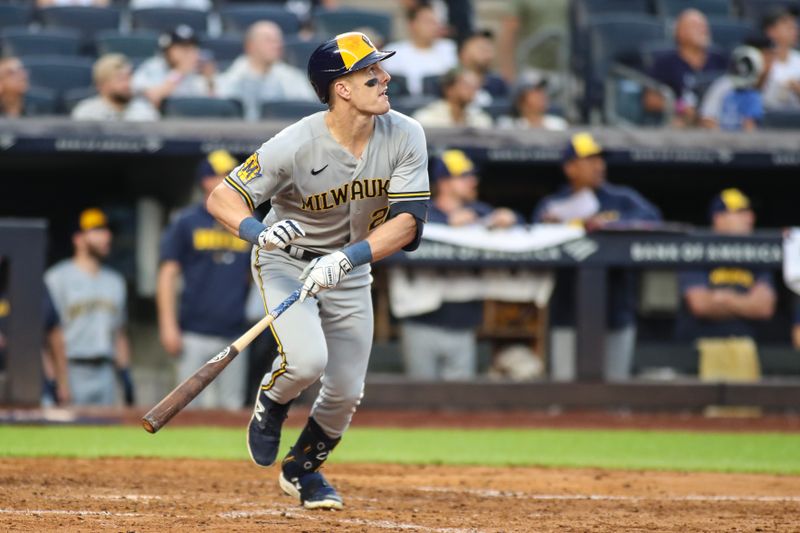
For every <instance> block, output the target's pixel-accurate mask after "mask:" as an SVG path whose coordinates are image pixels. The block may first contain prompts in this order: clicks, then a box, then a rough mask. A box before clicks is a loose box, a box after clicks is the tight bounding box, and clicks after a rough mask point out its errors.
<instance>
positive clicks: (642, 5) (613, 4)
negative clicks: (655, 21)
mask: <svg viewBox="0 0 800 533" xmlns="http://www.w3.org/2000/svg"><path fill="white" fill-rule="evenodd" d="M577 7H578V9H579V10H582V11H583V14H584V15H585V16H587V17H589V19H588V22H591V18H592V17H595V16H604V15H609V14H614V13H617V14H625V15H630V14H637V13H638V14H642V15H644V14H648V15H652V14H654V13H653V9H652V5H651V4H650V0H579V1H578V2H577Z"/></svg>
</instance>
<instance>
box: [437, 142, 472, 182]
mask: <svg viewBox="0 0 800 533" xmlns="http://www.w3.org/2000/svg"><path fill="white" fill-rule="evenodd" d="M475 172H476V169H475V164H474V163H473V162H472V160H471V159H470V158H469V157H467V154H465V153H464V152H463V151H462V150H445V151H444V152H442V154H441V155H440V156H439V157H432V158H431V175H430V177H431V181H433V182H437V181H439V180H440V179H443V178H450V177H458V176H469V175H474V174H475Z"/></svg>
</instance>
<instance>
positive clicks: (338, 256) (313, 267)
mask: <svg viewBox="0 0 800 533" xmlns="http://www.w3.org/2000/svg"><path fill="white" fill-rule="evenodd" d="M351 270H353V263H351V262H350V259H348V258H347V256H346V255H345V254H344V252H341V251H339V252H333V253H332V254H328V255H323V256H322V257H317V258H316V259H312V260H311V262H310V263H309V264H308V265H307V266H306V268H305V269H304V270H303V273H302V274H300V281H303V282H304V283H303V290H302V291H300V301H301V302H302V301H304V300H305V299H306V298H307V297H309V296H316V295H317V293H318V292H319V291H321V290H322V289H332V288H333V287H335V286H337V285H338V284H339V282H340V281H342V278H344V277H345V276H346V275H347V274H349V273H350V271H351Z"/></svg>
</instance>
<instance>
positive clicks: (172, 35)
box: [158, 24, 200, 50]
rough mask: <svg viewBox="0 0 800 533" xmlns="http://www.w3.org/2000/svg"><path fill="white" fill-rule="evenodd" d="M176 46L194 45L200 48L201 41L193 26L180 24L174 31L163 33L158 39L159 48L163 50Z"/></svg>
mask: <svg viewBox="0 0 800 533" xmlns="http://www.w3.org/2000/svg"><path fill="white" fill-rule="evenodd" d="M174 44H193V45H195V46H199V45H200V41H199V39H198V38H197V34H196V33H195V31H194V30H193V29H192V27H191V26H187V25H186V24H179V25H178V26H175V28H174V29H173V30H172V31H169V32H166V33H163V34H162V35H161V36H160V37H159V38H158V46H159V48H161V49H162V50H166V49H167V48H169V47H170V46H172V45H174Z"/></svg>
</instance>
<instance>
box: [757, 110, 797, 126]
mask: <svg viewBox="0 0 800 533" xmlns="http://www.w3.org/2000/svg"><path fill="white" fill-rule="evenodd" d="M764 128H766V129H777V130H800V111H767V112H766V113H765V114H764Z"/></svg>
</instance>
